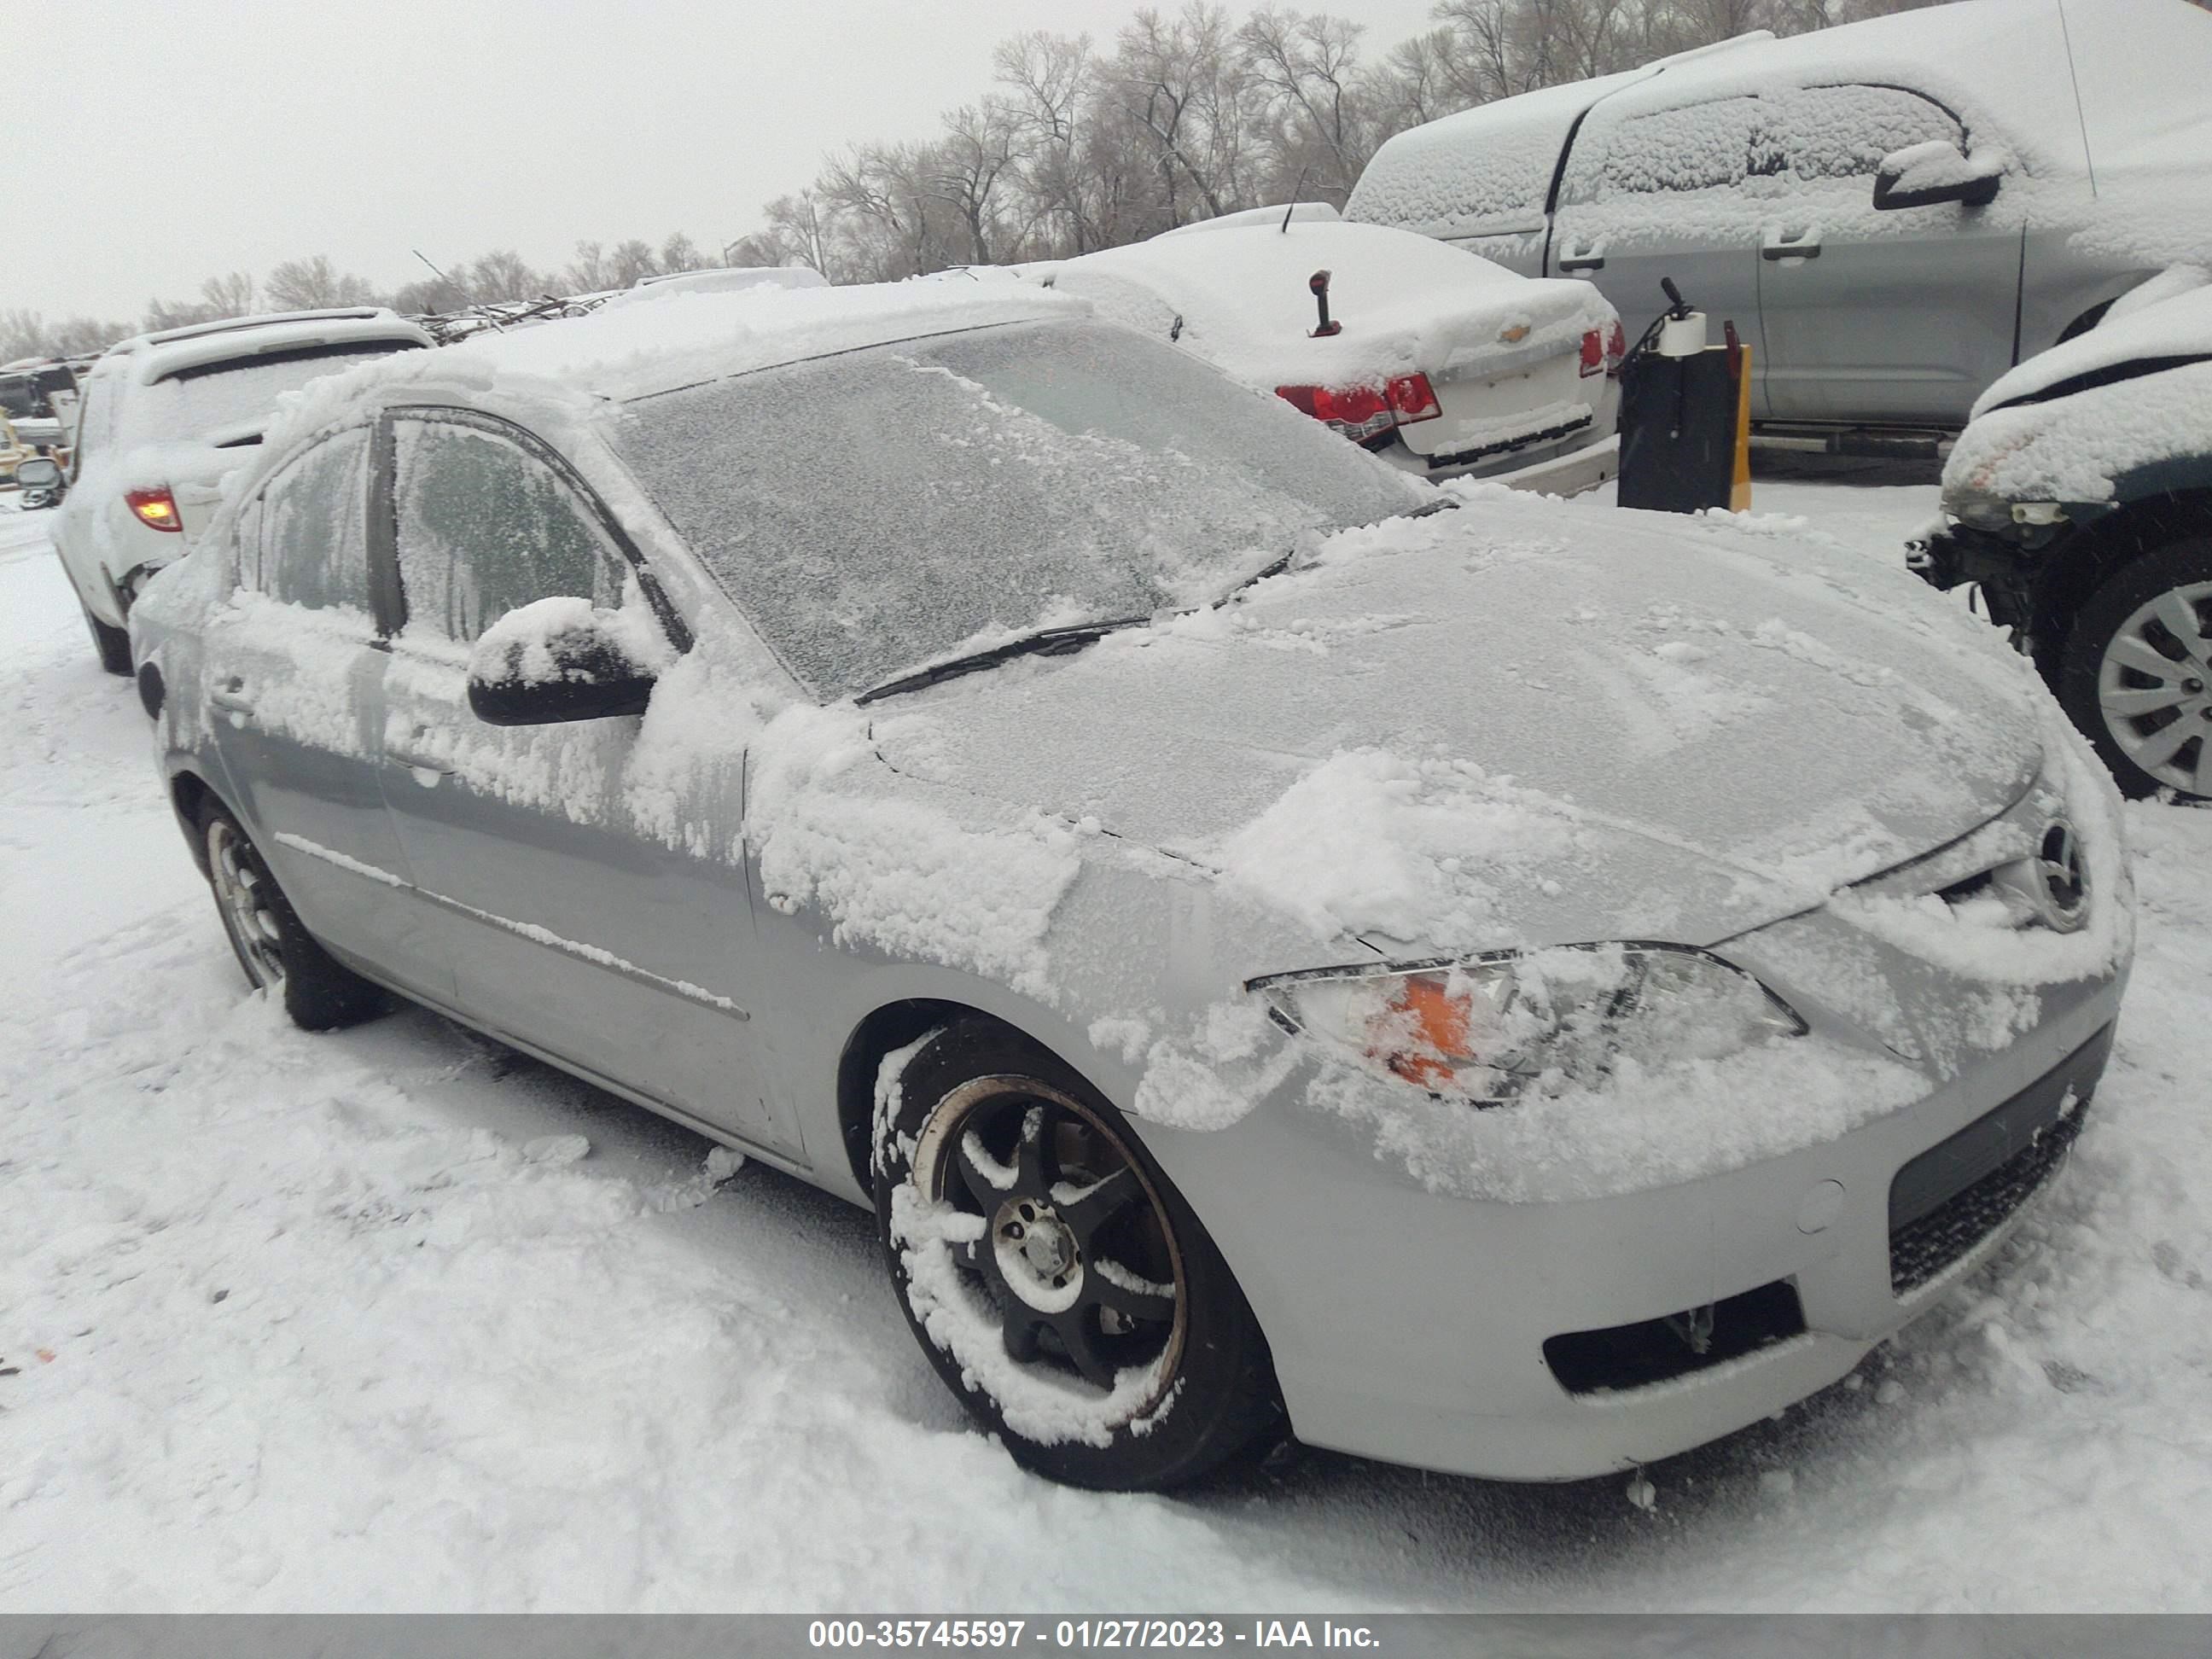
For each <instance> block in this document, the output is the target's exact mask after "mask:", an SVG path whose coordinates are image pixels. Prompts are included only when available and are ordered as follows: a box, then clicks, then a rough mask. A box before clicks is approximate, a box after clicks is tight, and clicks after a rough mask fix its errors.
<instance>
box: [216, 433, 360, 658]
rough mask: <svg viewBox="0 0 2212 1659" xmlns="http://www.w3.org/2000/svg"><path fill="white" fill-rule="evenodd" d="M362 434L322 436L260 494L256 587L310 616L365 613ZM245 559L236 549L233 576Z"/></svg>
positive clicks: (242, 551) (272, 597) (242, 553)
mask: <svg viewBox="0 0 2212 1659" xmlns="http://www.w3.org/2000/svg"><path fill="white" fill-rule="evenodd" d="M367 513H368V428H366V427H356V428H353V429H352V430H351V431H348V432H341V433H339V434H337V435H336V436H335V437H331V438H326V439H325V440H324V441H322V442H321V443H319V444H317V445H316V446H315V447H313V449H310V450H309V451H307V453H305V454H304V455H302V456H301V457H300V458H299V459H297V460H295V461H293V462H292V463H290V464H289V465H287V466H286V467H285V468H284V470H283V471H281V472H279V473H278V474H277V475H276V477H275V478H273V479H272V480H270V483H269V485H268V487H267V488H266V489H264V490H263V491H262V493H261V502H260V512H259V515H258V516H259V518H260V520H261V524H260V531H261V533H260V536H259V538H258V540H259V542H260V545H261V556H260V559H259V562H258V569H257V571H256V573H255V574H256V580H257V582H258V586H260V588H261V589H262V591H263V592H266V593H267V594H268V595H269V596H270V598H271V599H277V600H280V601H282V602H283V603H284V604H286V605H301V606H303V607H305V608H306V609H307V610H310V611H359V612H360V613H362V616H363V617H367V615H368V611H369V586H368V536H367V534H366V531H367ZM245 556H246V554H245V550H244V548H243V545H241V574H243V562H244V558H245Z"/></svg>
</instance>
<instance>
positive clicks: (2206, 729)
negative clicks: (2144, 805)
mask: <svg viewBox="0 0 2212 1659" xmlns="http://www.w3.org/2000/svg"><path fill="white" fill-rule="evenodd" d="M2058 690H2059V697H2060V701H2061V702H2063V703H2064V704H2065V705H2066V712H2067V713H2068V714H2069V715H2071V716H2072V717H2073V719H2074V721H2075V724H2076V725H2077V726H2080V727H2081V729H2082V730H2083V731H2084V732H2087V733H2088V734H2089V737H2090V739H2091V741H2092V742H2093V743H2094V744H2096V746H2097V749H2098V751H2099V753H2100V755H2102V757H2104V760H2105V763H2106V765H2108V766H2110V767H2111V768H2112V775H2113V777H2114V779H2115V780H2116V781H2118V784H2119V786H2120V787H2121V788H2122V789H2123V790H2124V791H2125V792H2126V793H2129V794H2130V795H2148V794H2151V793H2155V792H2156V791H2157V790H2159V789H2160V788H2166V789H2172V790H2177V791H2179V792H2180V793H2183V794H2185V795H2198V796H2212V543H2206V542H2204V541H2202V540H2191V541H2185V542H2178V543H2174V544H2171V545H2169V546H2166V547H2163V548H2160V549H2158V550H2155V551H2153V552H2150V553H2147V554H2145V555H2143V556H2142V557H2140V558H2137V559H2135V560H2131V561H2130V562H2129V563H2127V564H2125V565H2124V566H2122V567H2121V568H2120V569H2119V570H2118V572H2117V573H2116V574H2113V575H2112V577H2111V578H2109V579H2108V580H2106V583H2105V585H2104V586H2102V587H2100V588H2099V589H2098V590H2097V592H2095V593H2094V594H2093V595H2092V596H2091V597H2090V599H2089V601H2088V603H2087V605H2083V606H2082V607H2081V614H2080V615H2079V616H2078V617H2076V618H2075V623H2074V627H2073V629H2072V631H2071V632H2070V634H2069V636H2068V640H2067V645H2066V652H2065V659H2064V662H2063V665H2062V668H2061V671H2060V676H2059V687H2058Z"/></svg>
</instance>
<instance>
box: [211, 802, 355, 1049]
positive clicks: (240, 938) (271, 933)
mask: <svg viewBox="0 0 2212 1659" xmlns="http://www.w3.org/2000/svg"><path fill="white" fill-rule="evenodd" d="M199 829H200V846H201V848H202V850H203V852H204V854H205V857H206V860H207V878H208V885H209V887H210V889H211V890H213V891H214V893H215V908H216V914H217V915H219V916H220V917H221V918H222V930H223V932H224V933H226V934H228V936H229V939H230V948H231V950H232V951H234V952H235V953H236V955H237V957H238V965H239V967H240V969H243V970H244V971H245V974H246V982H247V983H248V984H249V985H252V987H254V988H255V989H256V990H263V991H267V992H269V993H270V995H272V996H276V997H281V998H282V999H283V1003H284V1012H286V1013H287V1014H289V1015H290V1016H291V1018H292V1023H293V1024H295V1025H297V1026H298V1027H300V1029H301V1030H305V1031H330V1030H337V1029H338V1028H339V1027H340V1026H344V1025H357V1024H360V1023H361V1022H362V1020H364V1019H368V1018H374V1016H375V1015H377V1014H380V1013H382V1012H384V1009H385V996H384V993H383V992H382V991H381V990H380V989H379V988H378V987H376V986H374V985H372V984H370V983H369V982H368V981H367V980H365V979H363V978H362V976H361V975H358V974H356V973H355V972H354V971H353V969H350V968H348V967H346V966H345V965H344V964H343V963H340V962H338V961H337V958H335V957H332V956H331V953H330V952H329V951H325V950H324V949H323V947H322V946H321V945H318V944H317V943H316V942H315V940H314V938H313V935H312V934H310V933H308V932H307V928H306V927H303V926H302V925H301V921H300V917H299V914H298V912H296V911H295V910H294V909H293V908H292V902H291V901H290V900H289V899H288V898H286V897H285V896H284V890H283V888H282V887H280V886H279V885H278V884H277V882H276V877H275V876H274V875H273V874H271V873H270V869H269V866H268V864H267V863H266V861H264V860H263V858H262V856H261V853H260V849H259V848H256V847H255V846H254V844H253V842H252V837H251V836H248V835H247V834H246V830H245V829H244V827H243V826H242V825H240V823H239V821H238V820H237V819H236V818H235V817H233V816H232V815H231V813H230V811H229V810H228V808H226V807H223V806H222V805H218V804H216V801H215V800H214V799H212V798H210V799H209V800H208V802H207V803H206V805H204V806H203V807H202V808H201V810H200V817H199Z"/></svg>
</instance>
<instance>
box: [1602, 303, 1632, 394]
mask: <svg viewBox="0 0 2212 1659" xmlns="http://www.w3.org/2000/svg"><path fill="white" fill-rule="evenodd" d="M1626 356H1628V335H1627V332H1626V331H1625V330H1624V329H1623V328H1622V327H1621V326H1620V318H1618V317H1616V318H1614V319H1613V326H1612V327H1611V328H1609V329H1607V331H1606V333H1605V372H1606V373H1607V374H1608V375H1610V376H1611V377H1612V378H1613V379H1614V380H1619V379H1620V362H1621V359H1622V358H1624V357H1626Z"/></svg>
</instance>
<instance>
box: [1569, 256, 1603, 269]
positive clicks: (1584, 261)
mask: <svg viewBox="0 0 2212 1659" xmlns="http://www.w3.org/2000/svg"><path fill="white" fill-rule="evenodd" d="M1559 269H1560V270H1563V271H1564V270H1604V269H1605V255H1603V254H1602V253H1587V252H1586V253H1565V254H1562V255H1560V256H1559Z"/></svg>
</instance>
